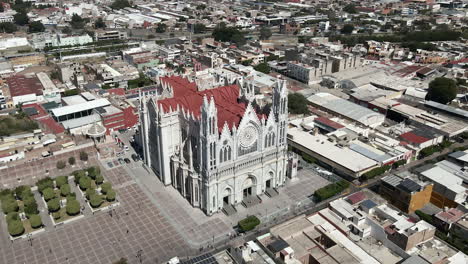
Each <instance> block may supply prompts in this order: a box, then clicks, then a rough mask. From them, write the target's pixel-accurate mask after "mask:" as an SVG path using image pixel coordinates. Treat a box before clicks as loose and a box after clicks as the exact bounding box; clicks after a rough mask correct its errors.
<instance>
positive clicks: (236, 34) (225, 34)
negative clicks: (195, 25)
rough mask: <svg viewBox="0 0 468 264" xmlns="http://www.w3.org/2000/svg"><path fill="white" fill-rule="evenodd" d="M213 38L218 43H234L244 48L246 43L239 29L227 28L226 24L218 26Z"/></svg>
mask: <svg viewBox="0 0 468 264" xmlns="http://www.w3.org/2000/svg"><path fill="white" fill-rule="evenodd" d="M212 36H213V38H214V39H215V40H216V41H221V42H227V41H229V42H233V43H235V44H237V45H238V46H242V45H244V44H245V43H246V40H245V37H244V34H243V33H242V32H240V31H239V29H237V28H234V27H226V24H225V23H220V24H218V25H217V26H216V27H215V28H214V30H213V33H212Z"/></svg>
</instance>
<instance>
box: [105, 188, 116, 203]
mask: <svg viewBox="0 0 468 264" xmlns="http://www.w3.org/2000/svg"><path fill="white" fill-rule="evenodd" d="M116 195H117V193H116V192H115V191H114V190H112V189H110V190H108V191H107V194H106V200H107V201H108V202H112V201H115V196H116Z"/></svg>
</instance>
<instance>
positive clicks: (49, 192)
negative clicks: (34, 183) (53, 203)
mask: <svg viewBox="0 0 468 264" xmlns="http://www.w3.org/2000/svg"><path fill="white" fill-rule="evenodd" d="M42 195H43V196H44V200H45V201H46V202H48V201H50V200H52V199H54V198H55V191H54V190H53V189H52V188H49V187H47V188H46V189H44V191H43V192H42Z"/></svg>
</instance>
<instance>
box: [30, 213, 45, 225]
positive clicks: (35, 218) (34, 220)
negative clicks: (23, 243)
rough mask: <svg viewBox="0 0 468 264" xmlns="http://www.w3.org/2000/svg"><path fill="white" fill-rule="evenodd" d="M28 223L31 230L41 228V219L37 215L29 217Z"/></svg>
mask: <svg viewBox="0 0 468 264" xmlns="http://www.w3.org/2000/svg"><path fill="white" fill-rule="evenodd" d="M29 223H30V224H31V227H32V228H39V227H42V219H41V217H40V216H39V215H37V214H33V215H31V216H29Z"/></svg>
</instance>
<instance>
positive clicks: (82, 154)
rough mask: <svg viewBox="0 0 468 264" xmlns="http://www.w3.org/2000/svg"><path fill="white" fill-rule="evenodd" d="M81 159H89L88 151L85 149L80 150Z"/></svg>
mask: <svg viewBox="0 0 468 264" xmlns="http://www.w3.org/2000/svg"><path fill="white" fill-rule="evenodd" d="M80 160H81V161H88V153H86V152H84V151H80Z"/></svg>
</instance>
